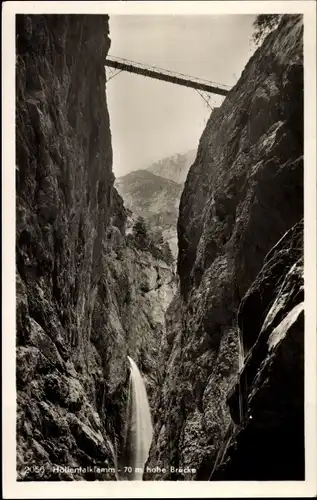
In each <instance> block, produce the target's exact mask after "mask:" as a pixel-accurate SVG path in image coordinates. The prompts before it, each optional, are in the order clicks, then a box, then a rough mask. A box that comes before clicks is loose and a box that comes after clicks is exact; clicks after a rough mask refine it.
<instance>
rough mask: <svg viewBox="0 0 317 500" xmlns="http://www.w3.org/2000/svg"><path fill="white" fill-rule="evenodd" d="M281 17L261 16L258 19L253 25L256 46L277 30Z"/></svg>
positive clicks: (275, 15) (253, 37)
mask: <svg viewBox="0 0 317 500" xmlns="http://www.w3.org/2000/svg"><path fill="white" fill-rule="evenodd" d="M281 17H282V16H281V15H280V14H261V15H259V16H257V17H256V19H255V21H254V23H253V28H254V32H253V35H252V40H253V42H254V43H255V45H259V44H260V43H261V42H262V41H263V40H264V38H265V37H266V35H268V34H269V33H270V32H271V31H273V30H274V29H275V28H277V26H278V24H279V22H280V20H281Z"/></svg>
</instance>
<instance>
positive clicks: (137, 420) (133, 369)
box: [126, 356, 153, 481]
mask: <svg viewBox="0 0 317 500" xmlns="http://www.w3.org/2000/svg"><path fill="white" fill-rule="evenodd" d="M128 360H129V363H130V383H129V396H128V408H127V418H128V427H127V429H128V430H127V432H126V441H127V442H126V446H128V447H129V450H130V453H129V456H130V458H129V462H130V467H129V468H128V469H129V470H128V472H129V475H128V479H133V480H139V481H141V480H142V476H143V468H144V464H145V462H146V460H147V458H148V455H149V451H150V446H151V442H152V434H153V427H152V421H151V412H150V406H149V402H148V398H147V394H146V388H145V384H144V381H143V378H142V376H141V373H140V371H139V369H138V367H137V365H136V364H135V362H134V361H133V359H131V358H130V357H129V356H128Z"/></svg>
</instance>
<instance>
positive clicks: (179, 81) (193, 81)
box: [105, 56, 230, 96]
mask: <svg viewBox="0 0 317 500" xmlns="http://www.w3.org/2000/svg"><path fill="white" fill-rule="evenodd" d="M105 65H106V66H109V67H111V68H115V69H119V70H121V71H128V72H129V73H135V74H137V75H142V76H146V77H149V78H154V79H156V80H163V81H165V82H170V83H174V84H176V85H182V86H183V87H190V88H193V89H196V90H203V91H205V92H210V93H213V94H218V95H222V96H225V95H227V93H228V92H229V90H230V89H229V87H227V86H225V85H221V84H218V83H213V82H208V81H207V80H201V79H198V78H193V77H190V76H187V75H183V74H181V73H172V72H171V71H168V70H164V69H161V68H155V67H154V66H145V65H143V64H139V63H136V62H134V61H129V60H127V59H119V58H117V57H110V56H108V58H107V59H106V62H105Z"/></svg>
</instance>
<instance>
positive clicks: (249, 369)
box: [145, 16, 304, 480]
mask: <svg viewBox="0 0 317 500" xmlns="http://www.w3.org/2000/svg"><path fill="white" fill-rule="evenodd" d="M302 36H303V23H302V18H301V16H283V18H282V21H281V23H280V25H279V27H278V29H277V30H276V31H274V32H272V33H271V34H270V35H268V37H267V38H266V39H265V41H264V42H263V44H262V46H261V47H260V48H259V49H258V50H257V51H256V52H255V54H254V55H253V56H252V58H251V59H250V61H249V62H248V64H247V66H246V68H245V69H244V71H243V73H242V75H241V77H240V79H239V81H238V83H237V84H236V85H235V87H234V88H233V89H232V90H231V91H230V92H229V94H228V96H227V98H226V99H225V101H224V102H223V104H222V106H221V107H220V108H217V109H216V110H214V111H213V112H212V114H211V116H210V119H209V121H208V123H207V125H206V128H205V130H204V132H203V134H202V137H201V139H200V143H199V148H198V152H197V156H196V159H195V161H194V164H193V165H192V167H191V169H190V171H189V174H188V176H187V179H186V183H185V188H184V191H183V193H182V197H181V202H180V213H179V219H178V237H179V257H178V274H179V280H180V296H179V297H178V298H176V299H175V300H174V302H173V303H172V305H171V306H170V309H169V311H168V313H167V331H166V333H165V335H164V338H163V341H162V345H161V349H160V359H161V365H162V370H161V377H162V389H159V391H158V394H157V406H156V410H155V415H154V421H155V436H154V441H153V445H152V448H151V452H150V458H149V461H148V466H150V467H155V466H159V467H161V468H162V467H165V468H166V469H167V471H166V473H165V474H161V473H159V474H146V476H145V479H147V480H150V479H158V480H162V479H163V480H166V479H169V480H176V479H178V480H184V479H185V480H192V479H196V480H208V479H219V478H220V479H246V478H247V479H272V480H273V479H289V480H291V479H299V478H303V470H304V469H303V467H304V465H303V405H304V401H303V354H302V353H303V310H302V309H303V305H302V301H303V289H302V263H301V257H302V242H301V236H300V232H301V231H300V225H299V226H298V225H297V226H296V224H298V223H299V221H300V220H301V219H302V217H303V53H302V52H303V46H302ZM292 228H293V229H292ZM287 231H289V232H288V233H287V235H286V236H284V238H283V239H282V240H281V241H280V242H279V243H278V241H279V240H280V239H281V238H282V237H283V235H285V233H286V232H287ZM275 245H276V246H275ZM272 247H273V249H272ZM243 365H244V368H243V370H242V366H243ZM239 367H240V369H241V370H242V371H241V375H240V377H238V376H237V373H238V369H239ZM237 380H238V382H237ZM287 384H288V387H286V385H287ZM293 386H294V387H295V389H294V392H293V391H292V387H293ZM232 387H234V389H232ZM230 390H231V391H233V392H232V394H231V396H230V397H229V401H227V397H228V393H229V391H230ZM228 403H229V404H228ZM291 433H293V434H296V433H297V437H296V438H294V441H296V443H294V448H292V445H291V443H288V444H287V445H286V444H285V443H286V442H287V440H288V439H289V440H291V441H292V438H291ZM226 450H227V451H226ZM234 450H235V451H234ZM264 450H268V452H269V457H270V458H269V460H271V459H272V457H274V458H273V460H272V462H271V464H270V463H268V462H267V461H265V460H264V456H265V451H264ZM262 454H263V456H262ZM278 458H280V459H282V460H284V463H283V465H282V466H281V467H279V468H277V461H278ZM291 462H292V463H293V465H292V466H289V465H290V463H291ZM239 464H240V465H239ZM170 466H173V467H175V468H179V469H184V468H185V467H190V468H194V469H196V472H189V473H188V472H186V471H185V472H184V470H180V471H179V472H178V473H177V472H174V473H171V472H170ZM274 466H275V469H274ZM212 473H213V474H212Z"/></svg>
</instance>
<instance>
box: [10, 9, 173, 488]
mask: <svg viewBox="0 0 317 500" xmlns="http://www.w3.org/2000/svg"><path fill="white" fill-rule="evenodd" d="M109 47H110V39H109V37H108V16H100V15H98V16H95V15H75V16H74V15H69V16H68V15H36V16H26V15H18V16H17V18H16V53H17V59H16V99H17V100H16V193H17V198H16V215H17V227H16V264H17V358H16V359H17V378H16V383H17V403H18V406H17V476H18V479H20V480H41V479H42V480H43V479H46V480H47V479H48V480H71V479H78V480H81V479H88V480H92V479H99V480H101V479H103V480H104V479H105V480H115V479H116V477H115V474H114V473H113V472H111V471H110V472H105V473H103V474H100V473H99V472H98V471H97V472H96V471H94V469H93V467H92V469H90V470H89V469H88V466H93V465H101V466H102V467H107V466H108V467H112V468H113V467H114V466H115V462H116V459H117V458H118V459H120V445H121V441H122V434H123V424H124V415H125V409H126V391H127V381H128V376H129V372H128V366H127V358H126V356H127V354H129V355H130V356H131V357H132V358H134V359H135V361H136V362H137V363H138V364H139V366H140V368H141V369H143V371H144V372H145V373H146V378H147V381H148V385H149V388H150V389H151V387H153V385H154V384H155V383H156V375H155V369H156V361H157V356H156V354H157V349H158V343H159V339H160V336H161V335H162V333H163V331H164V328H165V327H164V313H165V310H164V308H166V307H167V304H168V301H169V300H170V299H171V296H172V295H173V289H174V288H173V287H174V286H175V285H174V280H175V277H174V276H173V272H172V270H171V269H170V268H169V266H167V265H166V264H165V263H164V262H163V261H160V260H158V259H155V258H153V256H152V255H151V254H150V253H149V252H142V251H140V250H138V249H137V248H136V247H135V246H134V245H133V239H132V240H131V238H130V242H129V241H128V239H127V238H126V236H125V219H126V214H125V209H124V207H123V203H122V200H121V198H120V197H119V195H118V194H117V193H116V191H115V189H114V188H113V182H114V176H113V173H112V149H111V134H110V124H109V116H108V110H107V102H106V95H105V85H106V80H105V70H104V62H105V58H106V56H107V53H108V50H109ZM149 392H150V393H151V390H149ZM31 466H36V468H34V467H31ZM54 466H64V467H66V468H69V467H77V466H82V467H86V468H87V471H86V473H84V472H76V471H75V472H74V471H71V470H69V469H66V470H65V471H61V470H58V469H56V468H55V469H54Z"/></svg>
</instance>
